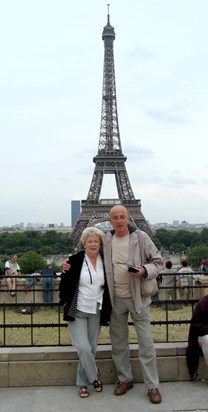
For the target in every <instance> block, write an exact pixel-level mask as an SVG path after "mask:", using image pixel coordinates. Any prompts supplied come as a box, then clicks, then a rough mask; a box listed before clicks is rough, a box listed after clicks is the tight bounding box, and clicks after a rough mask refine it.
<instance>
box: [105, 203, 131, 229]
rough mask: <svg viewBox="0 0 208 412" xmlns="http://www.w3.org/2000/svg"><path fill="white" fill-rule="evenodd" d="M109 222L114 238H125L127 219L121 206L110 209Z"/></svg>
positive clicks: (126, 213)
mask: <svg viewBox="0 0 208 412" xmlns="http://www.w3.org/2000/svg"><path fill="white" fill-rule="evenodd" d="M109 221H110V223H111V225H112V226H113V229H114V230H115V235H116V236H125V235H126V234H127V233H128V223H129V217H128V212H127V210H126V209H125V207H123V206H114V207H113V208H112V209H111V212H110V216H109Z"/></svg>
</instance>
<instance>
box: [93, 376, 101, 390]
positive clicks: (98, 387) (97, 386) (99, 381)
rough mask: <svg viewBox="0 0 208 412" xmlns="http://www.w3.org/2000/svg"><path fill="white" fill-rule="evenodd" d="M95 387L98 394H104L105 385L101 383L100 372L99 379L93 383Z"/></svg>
mask: <svg viewBox="0 0 208 412" xmlns="http://www.w3.org/2000/svg"><path fill="white" fill-rule="evenodd" d="M93 386H94V389H95V391H96V392H102V390H103V383H102V381H101V375H100V372H99V371H98V374H97V379H96V380H95V381H94V382H93Z"/></svg>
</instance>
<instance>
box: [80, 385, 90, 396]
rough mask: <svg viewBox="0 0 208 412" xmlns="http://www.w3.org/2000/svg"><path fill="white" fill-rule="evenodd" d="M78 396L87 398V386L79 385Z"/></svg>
mask: <svg viewBox="0 0 208 412" xmlns="http://www.w3.org/2000/svg"><path fill="white" fill-rule="evenodd" d="M79 396H80V398H88V396H89V391H88V388H87V386H80V388H79Z"/></svg>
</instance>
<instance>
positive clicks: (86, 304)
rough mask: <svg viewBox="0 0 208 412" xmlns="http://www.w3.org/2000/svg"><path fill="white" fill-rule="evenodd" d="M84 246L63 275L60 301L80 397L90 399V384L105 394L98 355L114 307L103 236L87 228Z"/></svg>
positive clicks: (70, 261) (99, 232) (70, 260)
mask: <svg viewBox="0 0 208 412" xmlns="http://www.w3.org/2000/svg"><path fill="white" fill-rule="evenodd" d="M81 242H82V244H83V246H84V250H83V251H80V252H78V253H76V254H74V255H71V256H70V257H69V260H68V263H69V264H70V269H69V270H68V271H65V272H64V273H62V274H61V282H60V287H59V291H60V294H59V297H60V305H64V320H67V321H68V325H69V330H70V333H71V337H72V343H73V345H75V346H76V348H77V352H78V356H79V363H78V369H77V379H76V384H77V386H79V387H80V390H79V395H80V397H81V398H87V397H88V396H89V390H88V385H90V384H93V386H94V389H95V391H96V392H101V391H102V387H103V385H102V381H101V377H100V372H99V370H98V369H97V367H96V363H95V354H96V348H97V342H98V337H99V334H100V328H101V325H106V324H107V323H108V322H109V320H110V313H111V303H110V298H109V292H108V286H107V282H106V276H105V269H104V265H103V260H102V258H101V254H100V253H101V245H102V232H101V231H100V230H99V229H97V228H96V227H88V228H86V229H85V230H84V231H83V233H82V236H81Z"/></svg>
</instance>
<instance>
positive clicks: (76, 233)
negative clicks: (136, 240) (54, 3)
mask: <svg viewBox="0 0 208 412" xmlns="http://www.w3.org/2000/svg"><path fill="white" fill-rule="evenodd" d="M102 39H103V41H104V70H103V91H102V111H101V124H100V138H99V145H98V154H97V155H96V156H95V157H94V158H93V162H94V163H95V168H94V173H93V177H92V181H91V185H90V189H89V192H88V195H87V200H83V201H82V211H81V214H80V216H79V218H78V220H77V222H76V225H75V227H74V230H73V232H72V234H71V236H70V239H71V240H72V242H73V244H74V246H76V245H77V244H78V242H79V239H80V236H81V233H82V231H83V229H84V228H85V227H86V226H91V225H94V224H96V223H99V222H101V221H105V220H107V218H108V214H109V210H110V209H111V207H112V206H114V205H115V204H118V203H119V204H123V205H124V206H126V207H127V209H128V211H129V213H130V215H131V220H132V224H134V225H135V226H138V227H139V228H140V229H142V230H144V231H145V232H147V233H148V234H149V235H151V234H152V232H151V229H150V226H149V225H148V223H147V221H146V220H145V218H144V216H143V214H142V212H141V201H140V200H137V199H135V196H134V193H133V190H132V187H131V184H130V181H129V178H128V174H127V171H126V167H125V162H126V160H127V157H126V156H124V154H123V153H122V147H121V140H120V132H119V123H118V111H117V100H116V82H115V68H114V53H113V42H114V40H115V31H114V27H113V26H111V24H110V14H109V5H108V15H107V24H106V26H105V27H104V28H103V33H102ZM104 174H114V176H115V180H116V186H117V191H118V197H119V199H106V200H101V199H100V192H101V188H102V182H103V176H104Z"/></svg>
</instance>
